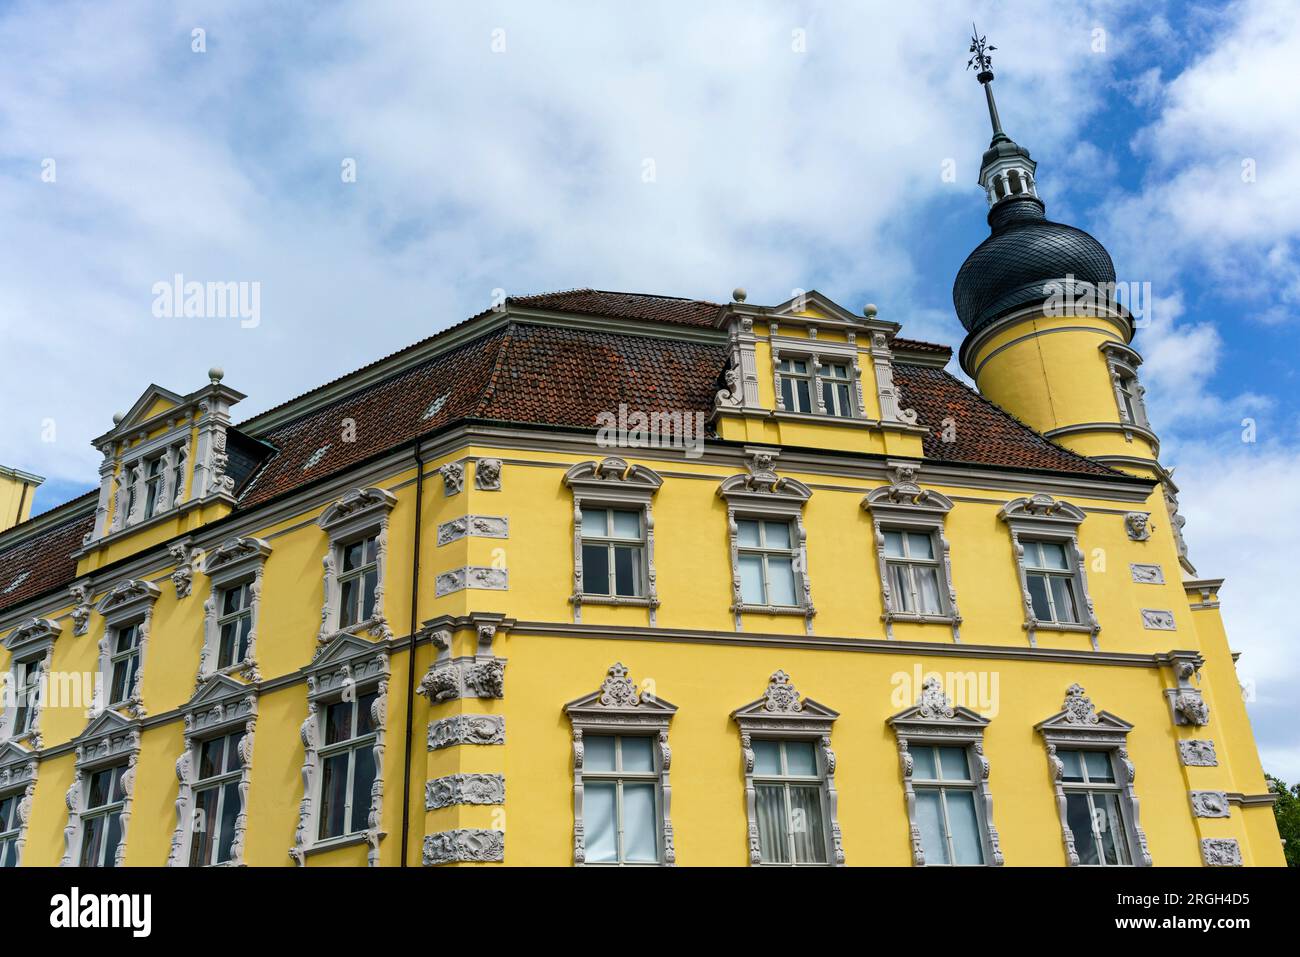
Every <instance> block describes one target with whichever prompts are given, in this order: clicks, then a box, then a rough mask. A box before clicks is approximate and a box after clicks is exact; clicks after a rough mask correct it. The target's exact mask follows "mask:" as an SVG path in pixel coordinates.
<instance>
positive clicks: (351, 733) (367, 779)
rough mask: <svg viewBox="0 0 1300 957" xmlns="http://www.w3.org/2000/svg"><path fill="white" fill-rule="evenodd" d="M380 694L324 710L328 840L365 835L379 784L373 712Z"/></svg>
mask: <svg viewBox="0 0 1300 957" xmlns="http://www.w3.org/2000/svg"><path fill="white" fill-rule="evenodd" d="M378 697H379V692H378V691H377V690H375V689H372V690H370V691H367V692H365V693H364V694H360V695H358V696H357V700H355V701H335V702H332V703H330V704H327V705H325V706H324V713H323V716H322V722H323V724H324V733H323V734H322V736H321V737H322V739H323V741H324V743H323V744H322V746H321V749H320V766H321V784H320V789H321V790H320V795H321V796H320V828H319V831H318V836H319V837H320V838H321V839H322V840H324V839H325V838H329V837H341V836H343V835H345V834H356V833H358V832H360V831H364V830H365V829H366V826H367V818H368V817H369V815H370V789H371V787H372V785H373V784H374V783H375V751H374V747H375V727H374V723H373V719H372V716H371V706H372V705H373V704H374V703H375V699H376V698H378Z"/></svg>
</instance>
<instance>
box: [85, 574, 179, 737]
mask: <svg viewBox="0 0 1300 957" xmlns="http://www.w3.org/2000/svg"><path fill="white" fill-rule="evenodd" d="M161 594H162V590H161V589H159V587H158V586H157V585H155V584H153V582H150V581H146V580H144V579H139V578H132V579H127V580H126V581H123V582H119V583H118V584H116V585H114V586H113V587H112V588H110V589H109V590H108V591H107V592H106V593H105V594H104V597H103V598H101V599H100V600H99V604H98V605H96V606H95V610H96V611H98V612H99V614H100V615H101V616H102V617H103V619H104V634H103V637H101V638H100V639H99V678H100V683H99V687H98V688H97V689H96V701H95V704H94V707H93V708H92V710H94V711H96V712H99V711H104V710H106V709H108V707H109V706H110V705H112V704H113V703H114V702H111V701H108V700H107V699H108V695H109V694H110V693H111V690H112V680H113V675H112V671H111V667H110V662H111V658H112V654H113V650H112V649H113V642H114V640H115V639H116V638H117V633H118V631H120V630H121V629H122V628H127V627H130V626H131V625H138V626H139V638H138V648H139V651H138V654H139V656H140V660H139V663H138V665H137V666H136V671H135V682H134V684H133V685H132V687H131V688H130V689H129V691H130V694H129V695H128V697H127V700H126V701H125V702H124V703H121V704H119V705H118V706H119V707H121V708H123V709H124V710H125V711H127V713H129V714H130V715H131V717H133V718H143V717H144V716H145V714H146V711H145V707H144V702H143V700H142V699H141V695H140V688H141V685H142V684H143V682H144V669H145V665H146V664H147V663H148V662H147V661H146V655H147V653H148V650H149V631H150V627H151V625H152V623H153V608H154V603H155V602H156V601H157V600H158V596H159V595H161Z"/></svg>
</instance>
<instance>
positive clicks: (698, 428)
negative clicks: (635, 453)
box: [596, 402, 704, 459]
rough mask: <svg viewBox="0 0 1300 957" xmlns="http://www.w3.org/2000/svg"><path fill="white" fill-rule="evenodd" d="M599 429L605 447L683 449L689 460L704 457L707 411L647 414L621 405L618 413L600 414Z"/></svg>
mask: <svg viewBox="0 0 1300 957" xmlns="http://www.w3.org/2000/svg"><path fill="white" fill-rule="evenodd" d="M596 428H597V432H596V444H597V445H599V446H600V447H601V448H619V449H680V450H682V451H684V452H685V454H686V457H687V458H688V459H698V458H699V457H700V456H702V455H703V454H704V413H703V412H686V411H682V410H674V411H664V410H657V411H654V412H643V411H641V410H640V409H629V408H628V407H627V403H626V402H620V403H619V404H618V412H617V413H615V412H610V411H606V412H600V413H597V415H596Z"/></svg>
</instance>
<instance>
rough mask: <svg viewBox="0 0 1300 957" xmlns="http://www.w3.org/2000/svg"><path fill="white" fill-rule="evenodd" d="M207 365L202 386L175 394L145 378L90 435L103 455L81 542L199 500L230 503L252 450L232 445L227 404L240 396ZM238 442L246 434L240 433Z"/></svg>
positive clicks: (148, 522) (156, 519)
mask: <svg viewBox="0 0 1300 957" xmlns="http://www.w3.org/2000/svg"><path fill="white" fill-rule="evenodd" d="M222 374H223V373H222V371H221V370H220V369H211V370H209V373H208V376H209V381H208V384H207V385H206V386H204V387H203V388H201V389H198V390H196V391H194V392H191V393H189V394H188V395H181V394H179V393H176V392H172V391H171V390H170V389H164V388H163V387H162V386H159V385H150V386H149V388H147V389H145V390H144V392H143V394H141V396H140V398H138V399H137V400H136V401H135V403H134V404H133V405H132V406H131V408H130V409H129V410H127V412H125V413H124V414H119V415H115V416H113V428H111V429H110V430H109V431H107V432H105V433H104V434H103V435H101V436H99V437H98V438H97V439H95V440H94V445H95V447H96V448H98V449H99V451H100V452H101V453H102V454H103V456H104V461H103V463H102V464H101V465H100V467H99V477H100V487H99V504H98V506H97V508H96V510H95V526H94V528H93V529H92V530H91V532H90V533H89V535H87V537H86V540H85V543H84V544H85V545H87V546H89V547H92V548H93V547H97V546H98V544H99V543H100V542H104V541H107V540H115V539H116V538H118V537H120V536H122V535H124V534H125V533H128V532H131V531H134V530H138V529H142V528H145V527H153V526H155V525H163V524H166V519H167V518H168V517H171V518H176V517H178V516H180V515H183V514H186V513H189V512H190V511H192V510H193V509H194V508H196V507H198V506H203V505H209V504H212V505H216V504H224V505H225V506H227V507H228V506H232V505H234V502H235V492H236V489H237V487H238V485H239V484H240V482H241V481H242V479H243V478H244V477H246V476H247V474H248V472H249V471H250V470H251V467H252V465H253V464H255V462H256V460H257V458H258V455H257V454H256V453H253V454H242V453H239V452H238V451H237V449H238V448H239V447H240V442H241V439H240V438H239V437H237V433H235V432H233V430H231V428H230V407H231V406H233V405H234V404H235V403H236V402H238V401H239V400H241V399H243V398H244V394H243V393H242V392H238V391H236V390H235V389H232V388H230V387H229V386H226V385H223V384H222V382H221V378H222ZM242 441H243V442H244V443H245V444H247V443H248V441H249V440H242Z"/></svg>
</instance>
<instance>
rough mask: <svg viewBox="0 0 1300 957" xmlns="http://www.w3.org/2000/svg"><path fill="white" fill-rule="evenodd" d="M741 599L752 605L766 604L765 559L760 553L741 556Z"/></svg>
mask: <svg viewBox="0 0 1300 957" xmlns="http://www.w3.org/2000/svg"><path fill="white" fill-rule="evenodd" d="M740 599H741V601H744V602H747V603H749V604H751V605H766V604H767V594H766V593H765V591H764V588H763V559H762V557H761V556H759V555H741V556H740Z"/></svg>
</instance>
